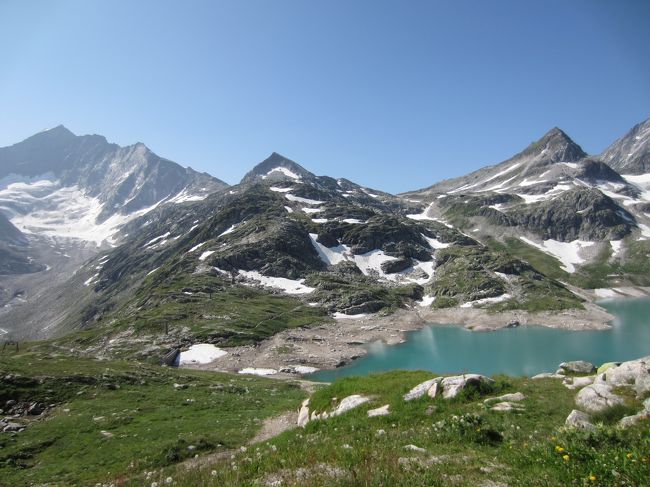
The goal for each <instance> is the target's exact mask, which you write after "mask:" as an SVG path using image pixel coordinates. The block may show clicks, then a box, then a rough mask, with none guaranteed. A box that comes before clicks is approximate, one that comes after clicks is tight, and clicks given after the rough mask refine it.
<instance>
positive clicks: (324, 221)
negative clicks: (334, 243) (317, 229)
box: [311, 218, 329, 223]
mask: <svg viewBox="0 0 650 487" xmlns="http://www.w3.org/2000/svg"><path fill="white" fill-rule="evenodd" d="M311 221H313V222H314V223H327V222H328V221H329V220H328V219H327V218H312V219H311Z"/></svg>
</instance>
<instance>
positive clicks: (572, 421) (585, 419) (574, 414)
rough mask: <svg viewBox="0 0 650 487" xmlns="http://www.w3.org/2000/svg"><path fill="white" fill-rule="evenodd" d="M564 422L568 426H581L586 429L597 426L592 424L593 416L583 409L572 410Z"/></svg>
mask: <svg viewBox="0 0 650 487" xmlns="http://www.w3.org/2000/svg"><path fill="white" fill-rule="evenodd" d="M564 424H565V426H566V427H568V428H581V429H584V430H593V429H595V426H594V425H593V424H591V416H589V415H588V414H587V413H583V412H582V411H578V410H577V409H574V410H573V411H571V413H570V414H569V415H568V416H567V418H566V421H565V422H564Z"/></svg>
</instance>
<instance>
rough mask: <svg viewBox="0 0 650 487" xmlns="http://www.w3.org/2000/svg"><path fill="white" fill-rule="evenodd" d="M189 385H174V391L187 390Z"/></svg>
mask: <svg viewBox="0 0 650 487" xmlns="http://www.w3.org/2000/svg"><path fill="white" fill-rule="evenodd" d="M187 388H188V385H187V384H174V389H176V390H179V389H187Z"/></svg>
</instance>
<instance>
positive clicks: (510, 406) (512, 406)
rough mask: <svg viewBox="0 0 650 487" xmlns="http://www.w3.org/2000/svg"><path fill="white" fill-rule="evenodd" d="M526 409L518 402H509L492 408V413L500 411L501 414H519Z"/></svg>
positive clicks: (499, 403)
mask: <svg viewBox="0 0 650 487" xmlns="http://www.w3.org/2000/svg"><path fill="white" fill-rule="evenodd" d="M523 410H524V407H523V406H522V405H521V404H517V403H516V402H508V401H503V402H498V403H496V404H495V405H494V406H492V407H491V408H490V411H500V412H504V413H507V412H513V411H514V412H518V411H523Z"/></svg>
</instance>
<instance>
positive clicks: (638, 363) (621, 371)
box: [605, 357, 650, 387]
mask: <svg viewBox="0 0 650 487" xmlns="http://www.w3.org/2000/svg"><path fill="white" fill-rule="evenodd" d="M648 376H650V357H643V358H640V359H638V360H630V361H627V362H623V363H622V364H621V365H619V366H618V367H612V368H610V369H607V371H606V372H605V381H606V382H607V383H608V384H609V385H612V386H614V387H625V386H632V385H635V383H636V382H637V380H638V381H639V382H643V381H644V380H645V378H646V377H648Z"/></svg>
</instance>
